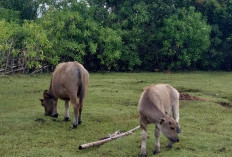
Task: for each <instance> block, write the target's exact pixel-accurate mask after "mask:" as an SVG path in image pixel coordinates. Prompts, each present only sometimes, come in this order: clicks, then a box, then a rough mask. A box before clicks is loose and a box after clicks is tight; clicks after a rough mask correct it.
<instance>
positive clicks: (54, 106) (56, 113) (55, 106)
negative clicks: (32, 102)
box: [52, 102, 58, 118]
mask: <svg viewBox="0 0 232 157" xmlns="http://www.w3.org/2000/svg"><path fill="white" fill-rule="evenodd" d="M52 117H55V118H58V112H57V102H56V103H55V104H53V111H52Z"/></svg>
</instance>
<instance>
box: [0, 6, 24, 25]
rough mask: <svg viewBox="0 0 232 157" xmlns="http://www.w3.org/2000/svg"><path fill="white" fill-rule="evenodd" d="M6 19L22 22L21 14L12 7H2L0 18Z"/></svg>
mask: <svg viewBox="0 0 232 157" xmlns="http://www.w3.org/2000/svg"><path fill="white" fill-rule="evenodd" d="M3 19H4V20H5V21H7V22H15V23H20V22H21V19H20V14H19V12H18V11H14V10H11V9H5V8H0V20H3Z"/></svg>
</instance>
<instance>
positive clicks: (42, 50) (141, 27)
mask: <svg viewBox="0 0 232 157" xmlns="http://www.w3.org/2000/svg"><path fill="white" fill-rule="evenodd" d="M0 5H1V8H0V20H4V21H5V22H8V24H9V25H11V24H12V26H9V28H13V27H14V25H15V24H18V25H17V27H15V28H13V29H12V30H10V32H9V33H12V32H13V36H14V42H13V43H14V44H13V45H14V46H13V47H14V48H12V50H10V51H8V52H10V53H11V54H10V56H11V55H12V56H14V57H15V59H16V60H17V59H19V58H20V57H22V56H23V58H24V60H25V61H26V62H27V68H29V69H31V68H32V69H33V68H36V67H37V68H38V67H41V66H43V65H45V64H46V65H49V67H54V66H55V65H57V64H58V63H59V62H63V61H72V60H77V61H79V62H81V63H83V64H84V65H85V67H86V68H87V69H89V70H92V71H98V70H107V71H112V70H115V71H133V70H149V71H150V70H153V69H160V70H167V69H173V70H186V69H189V70H192V69H204V70H209V69H226V70H230V69H231V68H232V51H231V36H232V31H231V30H232V29H229V28H232V25H231V23H232V20H231V19H232V18H231V13H232V7H231V6H232V1H221V0H207V1H205V0H197V1H195V0H190V1H189V0H173V1H170V0H157V1H151V0H143V1H140V0H133V1H131V0H110V1H107V0H81V1H76V0H61V1H53V0H38V1H35V0H18V1H15V0H9V1H4V0H0ZM194 8H196V9H194ZM37 12H39V14H40V15H42V17H41V18H38V17H37ZM25 19H27V20H26V21H24V20H25ZM32 20H33V21H32ZM2 27H6V26H4V25H2ZM7 27H8V26H7ZM6 29H7V28H4V29H3V30H4V31H5V30H6ZM3 30H2V34H0V35H3V36H5V35H6V33H4V32H3ZM16 30H20V31H16ZM10 39H12V38H10ZM1 41H2V43H9V42H8V39H7V38H2V39H1ZM2 43H1V44H2ZM8 50H9V49H8ZM22 52H23V53H22ZM1 56H2V58H5V59H6V58H9V57H8V56H9V55H8V54H7V53H6V50H4V53H3V51H2V52H1ZM3 60H4V59H3ZM3 64H4V63H3V62H2V65H3ZM51 69H52V68H51Z"/></svg>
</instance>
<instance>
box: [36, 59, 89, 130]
mask: <svg viewBox="0 0 232 157" xmlns="http://www.w3.org/2000/svg"><path fill="white" fill-rule="evenodd" d="M88 81H89V73H88V71H87V70H86V69H85V68H84V67H83V66H82V65H81V64H80V63H78V62H76V61H75V62H67V63H60V64H58V66H57V67H56V69H55V71H54V72H53V74H52V79H51V83H50V87H49V90H45V91H44V94H43V96H44V98H43V99H40V101H41V103H42V106H44V108H45V115H49V116H52V117H58V113H57V101H58V98H60V99H62V100H65V116H64V120H65V121H69V101H71V103H72V104H73V109H74V120H73V125H72V127H73V128H76V127H77V125H78V124H80V123H81V111H82V107H83V104H84V98H85V95H86V91H87V88H88Z"/></svg>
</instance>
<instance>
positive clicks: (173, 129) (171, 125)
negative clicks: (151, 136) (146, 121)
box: [159, 116, 180, 143]
mask: <svg viewBox="0 0 232 157" xmlns="http://www.w3.org/2000/svg"><path fill="white" fill-rule="evenodd" d="M159 124H160V129H161V132H162V133H163V134H164V135H165V136H166V137H167V138H168V139H169V141H170V142H171V143H175V142H178V141H179V138H178V135H177V134H178V133H179V131H180V130H179V125H178V123H177V122H176V121H175V120H174V119H173V118H171V117H169V116H166V117H164V118H161V119H160V123H159Z"/></svg>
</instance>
